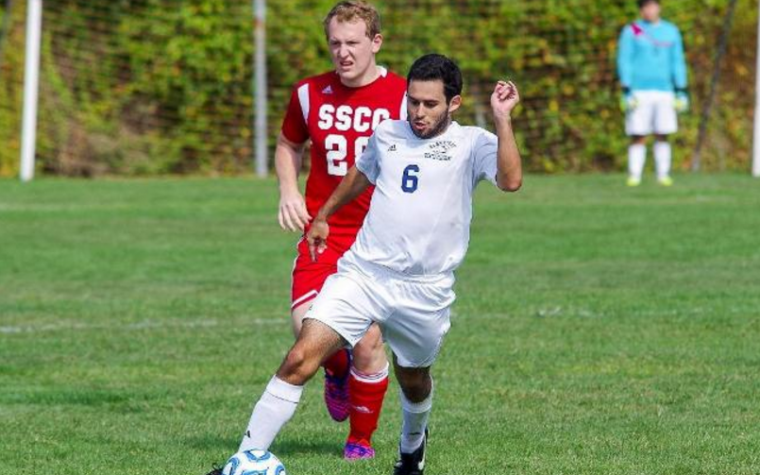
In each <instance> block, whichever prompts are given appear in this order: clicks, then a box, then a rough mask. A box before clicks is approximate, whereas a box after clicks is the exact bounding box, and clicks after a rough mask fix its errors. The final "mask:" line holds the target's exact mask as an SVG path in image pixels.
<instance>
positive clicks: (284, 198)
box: [274, 134, 311, 232]
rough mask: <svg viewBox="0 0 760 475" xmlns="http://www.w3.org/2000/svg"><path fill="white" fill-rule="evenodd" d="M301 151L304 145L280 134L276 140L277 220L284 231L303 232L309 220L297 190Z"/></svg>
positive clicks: (301, 160)
mask: <svg viewBox="0 0 760 475" xmlns="http://www.w3.org/2000/svg"><path fill="white" fill-rule="evenodd" d="M303 149H304V144H298V143H295V142H291V141H290V140H288V139H286V138H285V137H284V136H283V135H282V134H280V136H279V137H278V139H277V149H276V150H275V152H274V164H275V170H276V171H277V179H278V181H279V183H280V207H279V213H278V219H279V221H280V227H281V228H282V229H285V230H286V231H301V232H303V230H304V228H305V227H306V224H307V223H308V222H309V220H311V216H309V212H308V211H307V210H306V202H305V201H304V198H303V195H302V194H301V191H300V190H299V189H298V172H299V171H300V170H301V164H302V162H303Z"/></svg>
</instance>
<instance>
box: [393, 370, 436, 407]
mask: <svg viewBox="0 0 760 475" xmlns="http://www.w3.org/2000/svg"><path fill="white" fill-rule="evenodd" d="M396 379H398V382H399V386H401V391H403V393H404V396H405V397H406V398H407V399H408V400H409V401H411V402H422V401H424V400H425V399H427V398H428V396H430V392H431V391H432V389H433V381H432V379H431V378H430V374H429V373H427V372H424V371H409V372H407V371H396Z"/></svg>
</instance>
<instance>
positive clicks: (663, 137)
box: [654, 135, 668, 142]
mask: <svg viewBox="0 0 760 475" xmlns="http://www.w3.org/2000/svg"><path fill="white" fill-rule="evenodd" d="M654 139H655V140H656V141H657V142H667V141H668V136H667V135H655V137H654Z"/></svg>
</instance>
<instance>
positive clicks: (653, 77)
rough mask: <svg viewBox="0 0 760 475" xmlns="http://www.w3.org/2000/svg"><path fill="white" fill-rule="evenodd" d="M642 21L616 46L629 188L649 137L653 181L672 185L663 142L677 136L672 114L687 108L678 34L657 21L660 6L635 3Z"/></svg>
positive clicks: (651, 0) (650, 1)
mask: <svg viewBox="0 0 760 475" xmlns="http://www.w3.org/2000/svg"><path fill="white" fill-rule="evenodd" d="M637 2H638V6H639V9H640V13H641V19H639V20H637V21H634V22H633V23H631V24H629V25H626V26H625V28H623V31H622V32H621V34H620V41H619V46H618V58H617V63H618V75H619V76H620V83H621V85H622V88H623V95H622V97H621V102H620V105H621V108H622V109H623V111H624V112H625V113H626V117H625V131H626V134H627V135H628V136H629V137H631V145H630V146H629V147H628V182H627V184H628V186H638V185H639V184H640V183H641V176H642V174H643V171H644V164H645V162H646V155H647V146H646V138H647V136H649V135H652V134H654V136H655V143H654V159H655V164H656V168H657V181H658V182H659V183H660V184H661V185H663V186H670V185H672V184H673V179H672V178H671V177H670V168H671V161H672V158H671V155H672V152H671V146H670V143H669V142H668V136H669V135H671V134H674V133H675V132H676V131H677V130H678V118H677V115H676V113H677V112H686V111H687V110H688V108H689V95H688V92H687V77H686V76H687V75H686V61H685V59H684V52H683V41H682V39H681V33H680V32H679V31H678V28H677V27H676V26H675V25H674V24H672V23H670V22H668V21H665V20H663V19H662V18H660V1H659V0H637Z"/></svg>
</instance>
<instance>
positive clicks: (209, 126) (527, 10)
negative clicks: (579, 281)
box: [0, 0, 757, 175]
mask: <svg viewBox="0 0 760 475" xmlns="http://www.w3.org/2000/svg"><path fill="white" fill-rule="evenodd" d="M728 2H729V0H669V1H667V2H664V4H663V6H664V16H665V17H666V18H668V19H670V20H672V21H674V22H675V23H676V24H678V25H679V26H680V27H681V29H682V31H683V35H684V40H685V45H686V48H687V56H688V60H689V66H690V78H691V82H692V100H693V109H692V111H693V112H692V113H691V114H689V115H686V116H683V117H682V121H681V122H682V127H681V133H679V135H678V136H677V139H676V140H677V144H678V145H679V146H678V147H677V150H678V153H677V154H676V157H675V158H676V164H677V165H679V164H680V165H683V164H685V162H687V161H688V160H689V158H690V152H691V150H692V149H693V146H694V144H695V141H696V135H697V129H698V122H699V118H700V117H699V114H698V112H700V111H701V108H702V107H703V105H704V99H705V98H706V97H707V93H708V90H709V87H710V79H711V77H712V67H713V64H714V55H715V52H716V48H717V41H718V38H719V37H720V34H721V31H722V22H723V16H724V13H725V11H726V7H727V5H728ZM375 3H376V5H377V6H378V8H379V9H380V11H381V13H382V16H383V34H384V37H385V44H384V46H383V49H382V51H381V53H380V55H379V57H378V60H379V62H380V63H381V64H384V65H387V66H388V67H389V68H391V69H392V70H395V71H397V72H399V73H401V74H404V73H405V72H406V70H407V68H408V67H409V65H410V64H411V63H412V61H413V60H414V59H415V58H416V57H418V56H419V55H421V54H424V53H427V52H433V51H435V52H441V53H444V54H448V55H450V56H452V57H454V58H455V59H456V60H457V61H458V63H459V64H460V66H461V67H462V69H463V71H464V73H465V78H466V79H465V82H466V90H465V107H464V108H463V110H462V111H461V113H460V114H459V117H458V120H459V121H460V122H463V123H477V124H481V125H484V126H486V127H487V126H488V124H489V118H488V115H489V112H488V106H487V104H488V95H489V90H490V88H491V87H492V84H493V82H494V81H495V80H496V79H499V78H510V79H513V80H515V81H516V82H517V83H518V84H519V85H520V87H521V90H522V95H523V98H524V102H523V106H522V107H521V108H520V110H519V112H518V116H517V118H516V124H517V129H518V131H519V137H518V138H519V141H520V144H521V148H522V150H523V152H524V153H525V156H526V160H527V161H528V166H529V168H530V169H532V170H534V171H543V172H561V171H585V170H608V169H619V168H621V166H622V165H623V162H624V160H625V147H626V138H625V137H624V136H623V132H622V121H623V118H622V114H621V112H620V111H619V110H618V109H617V97H618V94H619V90H618V85H617V81H616V77H615V71H614V56H615V51H616V41H617V37H618V34H619V31H620V28H622V27H623V25H625V24H626V23H627V22H629V21H631V20H632V19H634V18H635V17H636V15H637V11H636V5H635V2H633V1H632V0H532V1H517V0H501V1H499V0H407V1H402V0H377V1H376V2H375ZM332 4H333V1H332V0H330V1H325V0H283V1H269V2H268V10H267V21H268V23H267V34H268V44H267V59H268V80H269V84H270V87H269V90H268V98H269V119H270V120H269V127H270V134H269V135H270V140H269V143H270V148H271V146H272V144H273V143H274V138H275V137H276V134H277V132H278V130H279V125H280V121H281V119H282V115H283V113H284V110H285V105H286V104H287V101H288V98H289V96H290V92H291V87H292V86H293V84H295V83H296V82H297V81H298V80H299V79H301V78H303V77H304V76H307V75H311V74H317V73H320V72H323V71H325V70H327V69H329V68H330V61H329V58H328V52H327V47H326V43H325V39H324V32H323V30H322V25H321V19H322V17H323V16H324V14H325V13H326V12H327V11H328V10H329V8H330V7H331V6H332ZM4 13H6V12H4ZM24 14H25V12H24V5H23V3H20V2H16V7H15V8H14V11H13V12H12V15H13V17H12V20H13V21H12V22H10V25H11V28H10V29H9V31H8V32H7V35H6V38H5V41H4V47H3V48H2V51H0V54H1V55H2V56H1V57H2V63H0V64H2V70H0V137H1V138H2V141H3V144H4V147H2V148H0V175H10V174H14V173H16V172H17V161H18V149H19V142H20V139H19V133H20V121H21V117H20V116H21V93H22V90H21V89H22V86H21V85H22V79H23V78H22V73H23V41H24V31H23V30H24ZM44 21H45V26H46V28H45V34H44V36H43V61H42V64H43V67H42V83H41V87H40V97H41V101H40V126H39V138H38V162H39V164H40V167H41V168H42V169H43V170H45V171H49V172H52V173H62V174H74V175H93V174H100V173H115V174H128V175H134V174H164V173H237V172H241V171H245V170H247V169H248V168H249V163H250V159H251V153H252V152H251V151H252V140H253V139H252V137H253V132H252V123H253V117H252V107H253V99H252V78H253V65H252V55H253V37H252V25H253V18H252V11H251V6H250V2H243V1H237V0H236V1H224V0H171V1H161V0H115V1H105V0H97V1H95V0H88V1H86V2H85V1H84V0H58V1H56V2H50V3H46V11H45V18H44ZM756 22H757V11H756V5H754V4H753V2H751V1H750V0H739V7H738V11H737V15H736V17H735V21H734V28H733V30H732V34H731V37H730V43H729V51H728V54H727V56H726V58H724V62H723V69H722V73H723V75H722V82H721V83H720V87H719V89H718V96H717V101H716V104H715V108H714V113H713V115H712V117H711V119H710V129H709V130H710V134H709V137H708V142H707V150H706V151H705V155H704V157H705V161H706V166H707V168H711V169H721V168H729V169H742V168H746V167H747V163H748V160H749V150H750V145H751V118H752V108H753V103H754V97H753V94H751V93H750V91H752V88H750V87H748V86H749V85H750V84H751V83H752V79H753V77H754V73H755V71H754V69H755V68H754V58H755V56H754V55H755V54H756V47H755V45H756Z"/></svg>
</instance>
